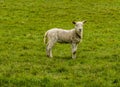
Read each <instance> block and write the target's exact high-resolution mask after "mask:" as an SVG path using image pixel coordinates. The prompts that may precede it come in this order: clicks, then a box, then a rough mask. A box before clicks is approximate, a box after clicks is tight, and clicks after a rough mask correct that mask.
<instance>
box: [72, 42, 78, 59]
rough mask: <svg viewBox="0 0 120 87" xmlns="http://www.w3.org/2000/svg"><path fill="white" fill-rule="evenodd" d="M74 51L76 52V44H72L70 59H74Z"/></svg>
mask: <svg viewBox="0 0 120 87" xmlns="http://www.w3.org/2000/svg"><path fill="white" fill-rule="evenodd" d="M76 51H77V44H76V43H72V58H73V59H75V58H76Z"/></svg>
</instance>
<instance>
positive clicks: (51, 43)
mask: <svg viewBox="0 0 120 87" xmlns="http://www.w3.org/2000/svg"><path fill="white" fill-rule="evenodd" d="M54 43H55V42H52V41H49V42H48V44H47V48H46V54H47V56H48V57H51V58H52V57H53V56H52V47H53V46H54Z"/></svg>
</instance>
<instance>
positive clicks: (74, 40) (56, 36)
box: [44, 21, 86, 59]
mask: <svg viewBox="0 0 120 87" xmlns="http://www.w3.org/2000/svg"><path fill="white" fill-rule="evenodd" d="M85 22H86V21H79V22H73V24H74V25H75V28H74V29H71V30H64V29H60V28H53V29H50V30H48V31H47V32H46V33H45V35H44V43H45V44H46V54H47V56H48V57H53V56H52V48H53V46H54V44H55V43H57V42H58V43H68V44H71V45H72V58H73V59H75V58H76V51H77V46H78V44H79V42H81V41H82V38H83V24H84V23H85Z"/></svg>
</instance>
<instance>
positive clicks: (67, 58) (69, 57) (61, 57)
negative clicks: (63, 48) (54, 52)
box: [53, 56, 72, 60]
mask: <svg viewBox="0 0 120 87" xmlns="http://www.w3.org/2000/svg"><path fill="white" fill-rule="evenodd" d="M53 58H55V59H63V60H70V59H72V58H71V56H54V57H53Z"/></svg>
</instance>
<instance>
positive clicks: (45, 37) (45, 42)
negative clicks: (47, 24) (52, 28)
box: [44, 32, 48, 44]
mask: <svg viewBox="0 0 120 87" xmlns="http://www.w3.org/2000/svg"><path fill="white" fill-rule="evenodd" d="M47 35H48V33H47V32H46V33H45V35H44V44H47Z"/></svg>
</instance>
